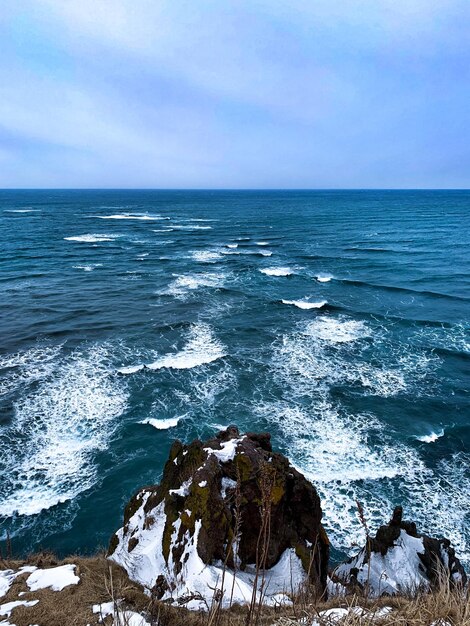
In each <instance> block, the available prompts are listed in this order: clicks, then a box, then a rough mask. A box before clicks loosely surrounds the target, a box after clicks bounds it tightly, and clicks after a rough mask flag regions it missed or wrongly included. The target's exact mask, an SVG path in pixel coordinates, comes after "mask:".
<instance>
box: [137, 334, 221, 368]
mask: <svg viewBox="0 0 470 626" xmlns="http://www.w3.org/2000/svg"><path fill="white" fill-rule="evenodd" d="M223 356H226V348H225V346H224V345H223V344H222V343H221V342H220V341H219V340H218V339H216V337H215V336H214V333H213V331H212V329H211V327H210V326H209V325H207V324H201V323H200V324H194V325H193V326H192V327H191V329H190V331H189V333H188V335H187V342H186V344H185V345H184V347H183V349H182V350H180V351H179V352H176V353H173V354H166V355H165V356H162V357H161V358H159V359H157V360H156V361H154V362H153V363H149V364H148V365H147V366H146V367H147V368H148V369H151V370H160V369H163V368H171V369H192V368H193V367H199V366H200V365H207V364H209V363H212V362H213V361H216V360H217V359H220V358H222V357H223Z"/></svg>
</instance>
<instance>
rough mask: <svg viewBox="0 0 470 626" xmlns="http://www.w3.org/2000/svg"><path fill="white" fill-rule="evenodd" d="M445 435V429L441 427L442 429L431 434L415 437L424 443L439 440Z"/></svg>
mask: <svg viewBox="0 0 470 626" xmlns="http://www.w3.org/2000/svg"><path fill="white" fill-rule="evenodd" d="M443 436H444V429H443V428H441V430H440V431H439V432H437V433H435V432H431V433H430V434H429V435H420V436H416V437H415V439H417V440H418V441H421V442H422V443H434V442H435V441H437V440H438V439H440V438H441V437H443Z"/></svg>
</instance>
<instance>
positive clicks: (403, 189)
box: [0, 187, 470, 193]
mask: <svg viewBox="0 0 470 626" xmlns="http://www.w3.org/2000/svg"><path fill="white" fill-rule="evenodd" d="M3 191H470V187H0V193H1V192H3Z"/></svg>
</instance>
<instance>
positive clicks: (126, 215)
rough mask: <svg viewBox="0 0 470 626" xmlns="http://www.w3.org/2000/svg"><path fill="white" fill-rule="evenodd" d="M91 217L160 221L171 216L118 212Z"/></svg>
mask: <svg viewBox="0 0 470 626" xmlns="http://www.w3.org/2000/svg"><path fill="white" fill-rule="evenodd" d="M90 217H96V218H98V219H100V220H145V221H159V220H169V219H170V218H169V217H163V216H162V215H148V214H147V213H118V214H116V215H90Z"/></svg>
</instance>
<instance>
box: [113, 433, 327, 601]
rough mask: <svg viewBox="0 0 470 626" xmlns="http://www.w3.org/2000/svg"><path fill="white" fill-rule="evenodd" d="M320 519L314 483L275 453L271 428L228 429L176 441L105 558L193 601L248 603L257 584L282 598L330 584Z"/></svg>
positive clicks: (168, 595)
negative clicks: (157, 479) (257, 431)
mask: <svg viewBox="0 0 470 626" xmlns="http://www.w3.org/2000/svg"><path fill="white" fill-rule="evenodd" d="M321 518H322V510H321V506H320V499H319V497H318V494H317V492H316V490H315V488H314V487H313V486H312V485H311V484H310V483H309V482H308V481H307V480H306V479H305V477H304V476H303V475H302V474H300V473H299V472H298V471H297V470H295V469H294V468H293V467H292V466H291V465H290V464H289V461H288V460H287V459H286V457H284V456H283V455H282V454H278V453H275V452H273V451H272V448H271V442H270V435H269V434H267V433H262V434H253V433H247V434H246V435H243V436H240V434H239V432H238V430H237V429H236V428H235V427H233V426H232V427H229V428H228V429H227V430H226V431H222V432H220V433H219V434H218V435H217V436H216V437H215V438H214V439H212V440H210V441H207V442H205V443H202V442H201V441H199V440H196V441H193V442H192V443H191V444H190V445H187V446H185V445H183V444H182V443H181V442H179V441H175V443H174V444H173V446H172V448H171V451H170V457H169V460H168V461H167V463H166V465H165V468H164V471H163V477H162V481H161V483H160V484H159V485H157V486H152V487H146V488H144V489H142V490H141V491H139V492H138V493H137V494H136V495H135V496H134V497H133V498H132V499H131V501H130V502H129V504H128V505H127V507H126V510H125V514H124V526H123V527H122V528H121V529H120V530H119V531H118V532H117V533H116V534H115V535H114V536H113V538H112V540H111V544H110V548H109V557H110V558H111V559H112V560H113V561H115V562H116V563H118V564H120V565H121V566H122V567H124V568H125V569H126V571H127V573H128V575H129V577H130V578H131V579H132V580H135V581H137V582H139V583H141V584H142V585H144V586H145V587H146V588H147V589H149V590H150V591H151V592H152V594H153V595H155V596H156V597H157V598H160V599H163V600H169V601H174V602H178V603H179V604H185V605H186V606H188V607H189V608H200V607H201V605H204V604H210V602H211V599H212V597H213V596H214V595H216V596H217V597H218V598H219V600H220V601H221V603H222V605H224V606H226V605H228V604H230V603H231V602H232V601H233V602H240V603H244V602H250V601H251V597H252V592H253V586H255V587H256V593H257V594H258V596H259V595H260V594H262V595H263V598H264V601H265V602H267V603H269V602H271V603H277V602H282V601H283V598H282V594H283V593H285V592H286V591H287V592H292V591H295V588H296V587H297V586H299V585H300V584H301V583H302V582H303V581H305V580H306V579H309V580H310V582H311V583H313V584H314V585H315V586H316V587H317V589H318V590H319V592H321V593H323V592H324V591H325V589H326V581H327V567H328V552H329V545H328V538H327V536H326V533H325V531H324V529H323V527H322V525H321ZM256 563H258V564H259V566H260V569H261V571H260V573H259V576H258V577H257V575H256V572H257V568H256ZM263 572H264V574H265V575H264V576H263ZM280 594H281V595H280ZM284 599H285V596H284Z"/></svg>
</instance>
